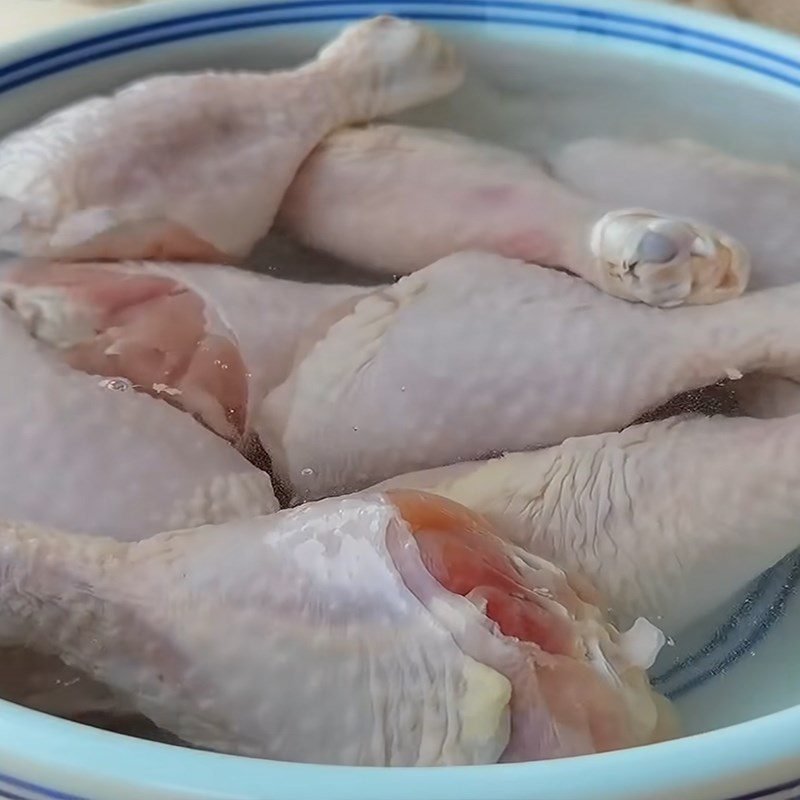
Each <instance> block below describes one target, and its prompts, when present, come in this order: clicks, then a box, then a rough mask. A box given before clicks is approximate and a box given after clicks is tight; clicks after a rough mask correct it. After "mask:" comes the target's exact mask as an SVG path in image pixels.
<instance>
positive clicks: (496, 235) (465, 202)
mask: <svg viewBox="0 0 800 800" xmlns="http://www.w3.org/2000/svg"><path fill="white" fill-rule="evenodd" d="M609 208H613V206H612V207H609V206H607V205H600V204H598V203H594V202H590V201H588V200H586V199H584V198H583V197H580V196H579V195H577V194H576V193H575V192H573V191H571V190H570V189H568V188H566V187H565V186H562V185H561V184H559V183H557V182H556V181H555V180H553V179H552V178H551V177H549V176H548V175H547V173H546V172H545V171H544V170H543V169H542V167H541V166H540V164H538V163H536V162H535V161H533V160H532V159H531V158H528V157H526V156H523V155H522V154H515V153H512V152H509V151H507V150H503V149H501V148H499V147H494V146H492V145H488V144H482V143H479V142H476V141H473V140H470V139H468V138H466V137H464V136H460V135H457V134H454V133H450V132H445V131H435V130H427V131H426V130H422V129H415V128H407V127H400V126H396V125H379V126H375V127H369V128H361V129H349V130H342V131H338V132H336V133H333V134H331V135H330V136H329V137H328V138H327V139H325V140H324V141H323V142H322V144H321V145H320V146H319V147H318V148H317V149H316V150H315V151H314V152H313V153H312V154H311V155H310V156H309V158H308V159H307V160H306V161H305V162H304V164H303V166H302V167H301V169H300V171H299V172H298V174H297V177H296V178H295V180H294V182H293V183H292V185H291V187H290V188H289V191H288V193H287V195H286V197H285V198H284V201H283V204H282V205H281V210H280V213H279V216H278V225H279V226H280V227H281V228H282V229H283V230H284V231H285V232H286V233H288V234H289V235H291V236H293V237H295V238H297V239H299V240H300V241H302V242H303V243H305V244H307V245H311V246H312V247H315V248H317V249H319V250H322V251H325V252H328V253H332V254H333V255H335V256H337V257H338V258H341V259H345V260H348V261H351V262H354V263H357V264H359V265H361V266H364V267H367V268H372V269H376V270H378V271H380V272H384V273H388V274H390V275H391V274H407V273H409V272H413V271H414V270H416V269H419V268H421V267H424V266H425V265H426V264H431V263H433V262H434V261H436V260H437V259H439V258H443V257H445V256H448V255H451V254H453V253H456V252H459V251H462V250H485V251H488V252H492V253H498V254H499V255H504V256H508V257H510V258H519V259H522V260H524V261H531V262H535V263H537V264H540V265H543V266H549V267H562V268H565V269H567V270H569V271H570V272H572V273H574V274H576V275H579V276H580V277H582V278H583V279H584V280H587V281H589V282H590V283H592V284H594V285H595V286H597V287H598V288H600V289H603V290H604V291H606V292H608V293H609V294H613V295H615V296H617V297H621V298H624V299H626V300H634V301H639V302H643V303H648V304H649V305H655V306H675V305H680V304H682V303H715V302H719V301H721V300H726V299H728V298H731V297H735V296H736V295H738V294H741V292H742V291H743V290H744V288H745V286H746V285H747V277H748V270H749V266H748V256H747V253H746V252H745V251H744V249H743V248H742V247H740V246H739V244H738V243H737V242H735V241H734V240H733V239H731V238H730V237H728V236H726V235H725V234H722V233H719V232H718V231H716V230H713V229H712V228H709V227H707V226H705V225H699V224H697V223H694V222H686V221H683V220H680V219H677V218H673V217H668V216H663V215H660V214H654V213H652V212H649V211H641V210H630V209H628V210H616V211H610V210H609Z"/></svg>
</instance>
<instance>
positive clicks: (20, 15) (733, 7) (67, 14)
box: [0, 0, 800, 44]
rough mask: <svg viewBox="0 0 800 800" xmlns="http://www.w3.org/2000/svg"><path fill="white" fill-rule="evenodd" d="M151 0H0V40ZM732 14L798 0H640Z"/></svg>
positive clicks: (777, 17)
mask: <svg viewBox="0 0 800 800" xmlns="http://www.w3.org/2000/svg"><path fill="white" fill-rule="evenodd" d="M149 1H151V0H0V44H2V43H3V42H7V41H12V40H14V39H18V38H20V37H23V36H26V35H28V34H30V33H33V32H35V31H37V30H42V29H45V28H51V27H54V26H57V25H59V24H62V23H64V22H66V21H70V20H76V19H81V18H86V17H88V16H92V15H95V14H102V13H104V12H105V11H107V10H109V9H111V8H118V7H120V6H124V5H132V4H133V3H134V2H149ZM641 2H643V3H648V2H671V3H673V4H675V5H686V6H694V7H696V8H702V9H704V10H712V11H719V12H722V13H726V14H733V15H736V16H739V17H742V18H744V19H751V20H755V21H757V22H761V23H763V24H765V25H774V26H776V27H781V28H784V29H786V30H790V31H792V32H795V33H798V34H800V0H641Z"/></svg>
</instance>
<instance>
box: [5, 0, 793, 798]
mask: <svg viewBox="0 0 800 800" xmlns="http://www.w3.org/2000/svg"><path fill="white" fill-rule="evenodd" d="M313 12H316V13H313ZM378 13H395V14H397V15H399V16H406V17H411V18H414V19H419V20H429V21H435V22H470V23H492V24H503V25H515V26H526V27H531V28H538V29H540V30H552V31H570V32H574V33H576V34H585V35H590V36H602V37H607V38H610V39H620V40H626V41H631V42H636V43H640V44H646V45H651V46H654V47H660V48H664V49H669V50H675V51H682V52H686V53H689V54H692V55H696V56H700V57H702V58H706V59H709V60H711V61H716V62H719V63H722V64H727V65H729V66H733V67H737V68H740V69H744V70H747V71H749V72H752V73H755V74H758V75H760V76H763V77H767V78H772V79H774V80H776V81H778V82H781V83H783V84H788V85H791V86H795V87H800V61H798V60H795V59H792V58H789V57H787V56H784V55H781V54H778V53H773V52H771V51H769V50H766V49H764V48H761V47H758V46H755V45H752V44H749V43H747V42H742V41H738V40H736V39H732V38H729V37H725V36H720V35H717V34H713V33H708V32H705V31H699V30H694V29H692V28H687V27H684V26H682V25H674V24H671V23H667V22H662V21H658V20H652V19H646V18H640V17H637V16H634V15H630V14H621V13H615V12H603V11H598V10H596V9H591V8H582V7H580V6H565V5H556V4H553V3H537V2H514V1H513V0H498V2H494V3H484V2H482V0H455V1H454V2H448V3H441V2H436V0H433V1H432V0H399V2H396V3H388V4H387V3H383V2H379V0H351V1H350V2H345V1H344V0H295V1H294V2H284V3H281V4H279V5H275V4H269V5H257V6H252V5H251V6H241V7H233V8H226V9H221V10H219V11H211V12H204V13H195V14H186V15H183V16H176V17H173V18H170V19H166V20H160V21H157V22H152V23H147V24H142V25H135V26H131V27H129V28H125V29H122V30H118V31H112V32H109V33H106V34H102V35H99V36H94V37H90V38H87V39H83V40H79V41H76V42H73V43H71V44H68V45H64V46H61V47H56V48H52V49H50V50H46V51H43V52H41V53H38V54H36V55H34V56H30V57H28V58H24V59H20V60H18V61H15V62H12V63H10V64H7V65H5V66H3V67H0V94H2V93H5V92H8V91H10V90H12V89H14V88H17V87H20V86H24V85H26V84H29V83H32V82H34V81H37V80H40V79H42V78H46V77H48V76H52V75H56V74H58V73H60V72H64V71H67V70H69V69H73V68H75V67H78V66H83V65H86V64H90V63H93V62H96V61H100V60H102V59H106V58H111V57H113V56H118V55H122V54H124V53H127V52H132V51H135V50H141V49H145V48H148V47H154V46H157V45H160V44H167V43H170V42H178V41H181V40H187V39H193V38H199V37H203V36H212V35H219V34H225V33H231V32H235V31H241V30H251V29H259V28H269V27H275V26H284V25H301V24H315V23H324V22H344V21H348V20H356V19H362V18H364V17H369V16H373V15H375V14H378ZM787 569H788V571H789V574H788V578H785V577H784V575H785V572H786V570H787ZM798 582H800V555H798V554H794V555H792V556H790V557H788V558H787V559H785V560H784V562H782V563H781V564H779V565H777V566H776V567H774V568H773V569H772V570H769V571H768V572H767V573H765V574H764V575H763V576H762V577H761V578H759V579H757V580H756V581H755V582H754V584H753V585H752V589H751V591H750V593H749V594H748V596H747V598H746V599H745V600H744V601H743V602H742V604H741V605H740V606H739V607H738V608H737V609H736V610H735V611H734V612H733V614H732V616H731V617H730V618H729V619H728V621H727V622H726V623H725V624H724V625H723V626H721V627H720V628H719V629H718V630H717V631H716V633H715V634H714V636H712V638H711V639H710V641H709V642H708V643H707V644H706V645H705V646H704V647H703V648H701V649H700V650H698V651H697V652H695V653H693V654H692V655H690V656H688V657H686V658H685V659H684V660H683V661H682V662H681V663H680V664H678V665H676V666H675V667H673V668H671V669H670V670H668V671H667V672H665V673H663V674H662V675H660V676H657V677H656V678H655V679H654V682H655V683H656V684H657V685H662V686H665V685H669V687H670V688H668V689H667V691H668V693H670V694H671V695H672V696H676V695H680V694H683V693H685V692H688V691H690V690H691V689H693V688H696V687H697V686H699V685H701V684H702V683H704V682H705V681H707V680H708V679H710V678H711V677H713V676H714V675H715V674H717V673H718V672H719V670H720V669H724V668H727V667H728V666H730V665H731V664H732V663H734V662H735V661H736V660H738V658H740V657H741V655H743V654H744V653H745V652H747V651H748V650H749V649H751V648H752V647H753V646H755V645H756V644H757V643H758V641H760V640H761V639H762V638H763V637H764V636H765V635H766V634H767V632H768V631H769V629H770V627H771V626H772V625H773V624H774V623H775V622H776V621H777V619H779V618H780V616H781V615H782V614H783V612H784V611H785V608H786V604H787V602H788V601H789V599H790V598H791V596H792V595H793V594H794V592H795V590H796V587H797V584H798ZM767 600H768V601H769V602H767ZM759 609H765V610H763V611H762V612H761V613H760V614H758V615H757V616H756V612H757V611H758V610H759ZM737 634H738V639H737V641H736V644H735V645H734V646H733V647H732V648H728V649H727V653H726V655H725V656H723V657H721V658H717V660H716V661H714V663H713V664H712V665H711V666H709V667H707V668H704V669H703V671H701V672H700V673H699V674H694V675H692V676H691V677H689V678H688V679H686V680H683V679H684V678H685V677H686V673H687V672H691V671H693V670H694V671H696V668H697V664H698V663H700V662H702V661H704V660H707V659H708V658H709V657H710V656H711V655H713V654H715V653H718V652H719V651H720V649H721V648H722V646H723V645H728V644H729V643H730V642H731V641H732V640H733V639H734V637H736V635H737ZM679 678H680V679H682V682H678V684H677V686H676V685H675V684H676V679H679ZM0 797H5V798H7V799H8V800H41V799H42V798H44V800H86V798H81V797H79V796H77V795H72V794H67V793H64V792H60V791H56V790H53V789H47V788H45V787H42V786H38V785H36V784H34V783H30V782H28V781H23V780H20V779H18V778H14V777H11V776H9V775H3V774H0ZM795 797H800V779H798V780H796V781H792V782H790V783H785V784H781V785H778V786H773V787H771V788H768V789H763V790H759V791H757V792H751V793H749V794H744V795H740V796H738V797H735V798H729V800H768V799H769V798H775V800H777V798H781V800H789V798H795Z"/></svg>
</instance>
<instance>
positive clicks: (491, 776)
mask: <svg viewBox="0 0 800 800" xmlns="http://www.w3.org/2000/svg"><path fill="white" fill-rule="evenodd" d="M337 9H338V11H337ZM288 11H291V12H293V13H294V14H295V16H294V17H292V16H287V14H286V12H288ZM380 11H392V12H395V13H402V14H404V15H406V16H412V17H415V18H419V19H425V20H429V21H440V22H466V23H468V22H478V23H482V24H485V23H487V22H488V23H497V24H503V25H504V24H531V23H530V22H528V23H526V22H525V20H526V19H528V18H529V17H530V15H531V14H533V15H535V16H536V25H537V26H538V27H540V28H550V29H552V30H554V31H559V30H561V31H571V32H575V33H581V34H587V35H594V36H605V37H613V38H616V39H619V40H627V41H629V42H630V41H633V42H637V43H641V44H647V45H651V46H654V47H660V48H664V49H666V50H670V51H673V52H682V53H688V54H691V55H699V56H701V57H705V58H709V59H711V60H713V61H717V62H719V63H721V64H723V65H726V66H730V67H732V68H734V69H736V68H738V69H742V70H746V71H749V72H751V73H755V74H757V75H760V76H761V77H766V78H769V79H773V80H774V81H777V82H779V83H782V84H783V85H784V87H786V86H788V87H791V89H792V90H795V89H800V59H798V56H797V54H800V48H799V47H798V45H800V42H799V41H798V40H797V39H795V38H793V37H791V36H788V35H786V34H783V33H779V32H773V31H769V30H766V29H760V28H758V27H755V26H752V25H749V24H747V23H743V22H740V21H738V20H728V19H722V18H719V17H715V16H711V15H708V14H705V13H702V12H698V11H695V10H692V9H685V8H683V7H676V6H669V5H667V6H659V5H657V4H653V5H652V6H651V7H647V6H644V5H641V4H639V3H637V2H633V0H575V1H574V2H571V1H569V0H563V2H559V1H558V0H551V2H535V1H534V0H531V1H530V2H526V0H487V2H483V0H387V1H386V2H384V0H272V2H269V1H268V2H264V0H235V2H234V3H231V2H226V0H166V2H157V3H153V4H145V5H142V6H136V7H133V8H128V9H123V10H117V11H112V12H109V13H107V14H106V15H104V16H101V17H98V18H96V19H91V20H88V21H87V20H81V21H80V23H73V24H69V25H66V26H64V27H62V28H59V29H57V30H53V31H48V32H46V33H42V34H39V35H36V36H33V37H30V38H29V39H27V40H25V41H22V42H17V43H14V44H11V45H5V46H3V47H0V95H2V94H4V93H7V92H10V91H12V90H13V89H16V88H19V87H21V86H24V85H27V84H31V83H34V82H37V81H42V80H46V79H47V78H48V77H50V76H52V75H54V74H58V73H61V72H64V71H66V70H68V69H70V68H73V67H77V66H81V65H84V64H86V63H89V62H93V61H99V60H102V59H104V58H113V57H116V56H120V55H123V54H124V53H127V52H131V51H133V50H138V49H142V48H145V47H152V46H156V45H159V44H167V43H170V42H177V41H181V40H186V39H190V38H199V37H201V36H204V35H219V34H221V33H226V34H230V33H233V32H235V31H237V30H245V29H248V28H251V27H253V21H254V16H256V17H258V16H259V15H260V17H261V18H263V20H264V24H263V27H268V26H273V25H279V24H280V25H284V24H285V25H289V24H296V23H298V24H299V23H320V22H344V21H348V20H351V19H355V18H361V17H364V16H371V15H372V14H375V13H379V12H380ZM222 20H224V21H222ZM260 27H262V26H261V25H260ZM698 748H702V751H700V750H698ZM31 753H34V754H36V755H31ZM79 767H80V768H79ZM723 774H724V775H725V777H724V778H723V779H722V780H721V778H720V776H721V775H723ZM17 776H26V777H25V778H22V777H17ZM40 780H45V781H46V782H47V783H53V782H54V781H55V780H57V781H58V785H59V786H64V787H72V788H70V790H69V791H64V790H55V789H48V788H47V787H46V786H42V785H40V783H39V781H40ZM87 781H90V782H89V783H87ZM532 785H534V786H536V789H534V790H532V789H531V786H532ZM276 786H280V793H281V795H284V796H286V797H298V798H299V797H306V796H308V797H320V796H324V797H326V798H329V800H337V798H341V800H362V799H363V800H374V798H375V797H376V796H380V798H381V800H401V798H407V797H409V796H412V795H417V796H419V797H421V798H424V800H434V798H435V800H486V798H489V797H491V798H493V800H530V798H531V792H532V791H535V793H536V796H537V799H538V800H575V797H576V795H575V792H576V791H581V792H583V793H585V794H587V795H588V796H591V797H593V798H597V799H598V800H601V798H608V800H612V798H613V800H625V799H626V798H634V797H638V798H641V797H652V798H657V797H663V798H667V797H669V798H673V797H690V796H691V797H692V798H698V800H701V798H708V799H709V800H720V798H722V797H723V796H724V797H725V798H726V800H755V799H756V798H767V797H770V796H774V795H775V794H776V793H781V792H789V791H792V790H794V789H798V790H799V791H798V793H800V706H794V707H792V708H788V709H785V710H782V711H779V712H776V713H773V714H769V715H766V716H763V717H759V718H757V719H754V720H750V721H748V722H743V723H740V724H737V725H733V726H729V727H726V728H720V729H717V730H714V731H710V732H708V733H701V734H695V735H692V736H687V737H683V738H681V739H677V740H674V741H670V742H664V743H660V744H656V745H649V746H646V747H640V748H636V749H633V750H625V751H619V752H614V753H605V754H601V755H591V756H581V757H577V758H567V759H559V760H554V761H543V762H536V763H526V764H499V765H485V766H470V767H440V768H435V769H431V768H397V767H395V768H379V767H374V768H359V767H338V766H326V765H309V764H295V763H287V762H277V761H267V760H256V759H248V758H242V757H237V756H228V755H221V754H215V753H205V752H200V751H196V750H189V749H186V748H180V747H175V746H171V745H165V744H159V743H154V742H147V741H143V740H138V739H132V738H130V737H127V736H122V735H120V734H114V733H109V732H106V731H99V730H96V729H93V728H89V727H86V726H83V725H80V724H77V723H73V722H68V721H65V720H61V719H57V718H55V717H50V716H48V715H45V714H41V713H38V712H35V711H32V710H29V709H26V708H23V707H20V706H16V705H13V704H11V703H8V702H5V701H0V797H2V796H4V793H5V796H8V797H12V798H15V797H19V798H22V795H23V794H24V795H25V796H26V797H27V796H29V795H31V794H32V795H34V796H36V797H42V798H50V799H51V800H88V798H89V797H92V798H94V797H98V796H99V795H97V794H96V792H97V791H98V788H102V789H103V790H104V796H112V797H115V798H121V797H123V795H124V796H125V797H128V792H131V794H130V797H132V798H133V797H136V798H139V797H142V796H144V795H145V794H146V793H148V792H149V793H151V795H153V794H155V795H159V796H164V797H170V798H181V797H186V798H189V797H191V798H208V800H239V799H241V800H257V798H264V797H265V792H269V794H270V796H273V795H274V792H275V787H276ZM766 787H769V788H766ZM687 791H691V792H692V794H691V795H688V794H685V793H684V792H687ZM15 792H16V794H15ZM87 792H88V794H87ZM720 792H724V793H725V794H724V795H722V794H720ZM731 792H732V794H731ZM785 796H787V797H788V796H789V795H788V794H786V795H785Z"/></svg>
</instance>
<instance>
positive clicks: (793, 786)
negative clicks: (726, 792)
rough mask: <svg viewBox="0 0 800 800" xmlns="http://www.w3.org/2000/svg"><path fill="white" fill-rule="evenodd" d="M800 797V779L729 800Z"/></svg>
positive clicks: (782, 799) (789, 798) (771, 799)
mask: <svg viewBox="0 0 800 800" xmlns="http://www.w3.org/2000/svg"><path fill="white" fill-rule="evenodd" d="M798 797H800V778H798V779H797V780H794V781H789V782H788V783H782V784H780V785H779V786H771V787H770V788H769V789H759V790H758V791H757V792H748V793H747V794H739V795H736V797H730V798H727V800H796V799H797V798H798Z"/></svg>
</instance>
